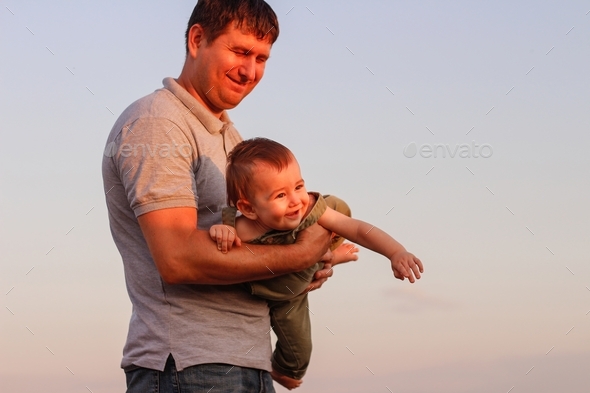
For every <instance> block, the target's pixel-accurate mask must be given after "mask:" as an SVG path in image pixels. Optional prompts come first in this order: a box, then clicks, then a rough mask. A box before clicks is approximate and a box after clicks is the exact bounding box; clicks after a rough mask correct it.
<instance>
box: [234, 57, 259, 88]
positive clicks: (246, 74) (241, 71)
mask: <svg viewBox="0 0 590 393" xmlns="http://www.w3.org/2000/svg"><path fill="white" fill-rule="evenodd" d="M238 75H239V76H240V82H250V81H253V80H254V79H255V78H256V59H255V58H254V57H250V56H246V58H245V59H244V61H243V62H242V64H240V67H239V68H238Z"/></svg>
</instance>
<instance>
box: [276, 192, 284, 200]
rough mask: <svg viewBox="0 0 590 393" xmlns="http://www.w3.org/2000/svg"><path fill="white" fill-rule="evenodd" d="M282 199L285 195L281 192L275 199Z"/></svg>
mask: <svg viewBox="0 0 590 393" xmlns="http://www.w3.org/2000/svg"><path fill="white" fill-rule="evenodd" d="M284 197H285V193H284V192H281V193H280V194H277V196H276V197H275V198H276V199H279V198H284Z"/></svg>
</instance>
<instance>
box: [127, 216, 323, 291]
mask: <svg viewBox="0 0 590 393" xmlns="http://www.w3.org/2000/svg"><path fill="white" fill-rule="evenodd" d="M138 221H139V225H140V227H141V230H142V232H143V235H144V237H145V239H146V242H147V245H148V247H149V250H150V253H151V254H152V257H153V259H154V262H155V264H156V267H157V268H158V271H159V272H160V275H161V276H162V279H163V280H164V281H165V282H167V283H169V284H235V283H238V282H245V281H252V280H260V279H266V278H270V277H274V276H278V275H281V274H285V273H291V272H296V271H300V270H303V269H306V268H307V267H309V266H311V265H313V264H314V263H316V262H317V261H319V260H320V259H321V258H322V256H323V255H324V254H325V252H326V250H327V249H328V247H329V245H330V231H327V230H325V229H323V228H322V227H320V226H319V225H313V226H312V227H310V228H308V229H306V230H305V231H303V232H301V234H300V236H299V237H298V239H297V242H296V243H295V244H293V245H280V246H267V245H264V246H256V245H250V244H249V245H247V247H238V248H234V249H233V250H232V252H231V253H227V254H224V253H221V252H219V251H218V250H217V245H216V243H215V242H213V241H212V240H211V239H210V237H209V233H208V232H207V231H202V230H198V229H197V226H196V223H197V210H196V209H194V208H188V207H187V208H184V207H180V208H171V209H162V210H156V211H152V212H149V213H146V214H143V215H141V216H139V217H138Z"/></svg>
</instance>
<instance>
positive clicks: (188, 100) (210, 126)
mask: <svg viewBox="0 0 590 393" xmlns="http://www.w3.org/2000/svg"><path fill="white" fill-rule="evenodd" d="M162 83H163V84H164V88H166V89H167V90H169V91H170V92H171V93H172V94H174V95H175V96H176V98H178V99H179V100H180V101H181V102H182V103H183V104H184V105H185V106H186V108H187V116H188V115H189V112H192V114H193V115H194V116H196V118H197V119H198V120H199V121H200V122H201V123H202V124H203V126H204V127H205V128H206V129H207V131H208V132H209V133H210V134H212V135H215V134H219V133H222V132H223V131H225V129H226V128H227V127H229V126H230V125H231V124H232V122H231V120H230V119H229V116H228V115H227V113H226V112H225V111H223V112H221V117H220V118H219V119H218V118H217V117H215V115H213V114H212V113H211V112H209V111H208V110H207V109H206V108H205V107H204V106H203V104H201V103H200V102H199V101H197V100H196V99H195V97H193V96H192V95H190V93H189V92H188V91H186V89H185V88H184V87H182V86H180V85H179V84H178V82H177V81H176V80H175V79H174V78H164V80H163V81H162Z"/></svg>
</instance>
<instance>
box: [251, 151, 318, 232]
mask: <svg viewBox="0 0 590 393" xmlns="http://www.w3.org/2000/svg"><path fill="white" fill-rule="evenodd" d="M255 173H256V175H255V176H254V182H253V183H254V184H252V187H253V190H254V193H253V194H254V196H253V198H251V200H250V201H249V202H250V204H251V205H252V210H253V211H254V212H255V213H256V216H257V221H258V222H259V223H260V224H261V225H263V226H264V227H266V228H268V229H276V230H280V231H286V230H291V229H295V228H296V227H297V226H298V225H299V223H300V222H301V220H302V219H303V217H305V213H306V212H307V207H308V205H309V195H308V194H307V190H306V189H305V182H304V181H303V179H302V178H301V170H300V169H299V164H298V163H297V160H295V159H294V158H293V159H292V160H291V162H290V163H289V165H288V166H287V167H286V168H283V170H282V171H280V172H279V171H277V170H276V169H274V168H272V167H270V166H268V165H265V164H258V165H256V169H255Z"/></svg>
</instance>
